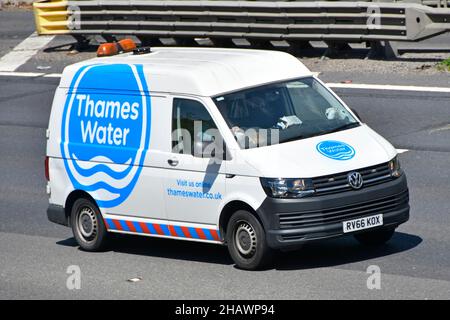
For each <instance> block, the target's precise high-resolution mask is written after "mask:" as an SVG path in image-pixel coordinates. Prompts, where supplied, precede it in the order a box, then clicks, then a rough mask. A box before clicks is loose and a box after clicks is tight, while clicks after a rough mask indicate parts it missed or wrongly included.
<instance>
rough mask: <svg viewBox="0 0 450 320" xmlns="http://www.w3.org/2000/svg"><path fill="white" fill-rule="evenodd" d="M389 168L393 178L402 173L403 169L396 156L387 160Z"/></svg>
mask: <svg viewBox="0 0 450 320" xmlns="http://www.w3.org/2000/svg"><path fill="white" fill-rule="evenodd" d="M389 170H390V171H391V176H393V177H394V178H398V177H400V176H401V175H402V173H403V171H402V168H401V166H400V160H398V156H396V157H395V158H394V159H392V160H391V161H390V162H389Z"/></svg>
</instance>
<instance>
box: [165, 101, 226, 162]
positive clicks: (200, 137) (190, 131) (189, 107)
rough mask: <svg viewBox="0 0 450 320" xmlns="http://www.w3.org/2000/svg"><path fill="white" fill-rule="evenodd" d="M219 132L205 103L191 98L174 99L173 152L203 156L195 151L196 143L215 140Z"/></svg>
mask: <svg viewBox="0 0 450 320" xmlns="http://www.w3.org/2000/svg"><path fill="white" fill-rule="evenodd" d="M217 132H218V130H217V127H216V125H215V123H214V120H213V119H212V117H211V115H210V114H209V112H208V110H206V108H205V106H204V105H203V104H201V103H200V102H198V101H195V100H190V99H181V98H175V99H173V110H172V152H174V153H183V154H191V155H194V156H199V157H202V155H197V154H196V152H194V148H195V146H196V143H197V144H198V143H199V142H203V143H211V142H213V141H214V137H215V136H216V135H217Z"/></svg>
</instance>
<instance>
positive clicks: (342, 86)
mask: <svg viewBox="0 0 450 320" xmlns="http://www.w3.org/2000/svg"><path fill="white" fill-rule="evenodd" d="M327 86H329V87H330V88H339V89H361V90H388V91H419V92H440V93H450V88H445V87H423V86H398V85H387V84H358V83H348V84H347V83H327Z"/></svg>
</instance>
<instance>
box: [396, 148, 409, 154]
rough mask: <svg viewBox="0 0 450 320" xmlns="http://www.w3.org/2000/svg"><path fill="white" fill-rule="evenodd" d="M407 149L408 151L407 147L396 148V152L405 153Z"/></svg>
mask: <svg viewBox="0 0 450 320" xmlns="http://www.w3.org/2000/svg"><path fill="white" fill-rule="evenodd" d="M408 151H409V150H408V149H397V152H398V153H399V154H402V153H406V152H408Z"/></svg>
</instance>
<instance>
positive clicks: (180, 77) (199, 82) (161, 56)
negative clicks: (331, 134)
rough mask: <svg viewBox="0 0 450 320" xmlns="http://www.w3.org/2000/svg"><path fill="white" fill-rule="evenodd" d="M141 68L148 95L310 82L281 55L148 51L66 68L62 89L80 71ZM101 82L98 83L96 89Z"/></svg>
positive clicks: (292, 59) (297, 66)
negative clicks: (298, 80) (127, 66)
mask: <svg viewBox="0 0 450 320" xmlns="http://www.w3.org/2000/svg"><path fill="white" fill-rule="evenodd" d="M124 63H125V64H142V65H143V69H144V73H145V76H146V78H147V83H148V87H149V89H150V91H153V92H170V93H179V94H191V95H199V96H215V95H219V94H222V93H226V92H232V91H236V90H239V89H242V88H249V87H254V86H258V85H262V84H266V83H271V82H276V81H282V80H287V79H294V78H300V77H305V76H311V75H312V73H311V71H309V70H308V68H306V67H305V66H304V65H303V64H302V63H301V62H300V61H299V60H298V59H297V58H295V57H293V56H291V55H290V54H287V53H284V52H279V51H265V50H249V49H218V48H166V47H163V48H152V50H151V53H149V54H143V55H133V53H126V54H120V55H117V56H113V57H106V58H94V59H90V60H87V61H84V62H80V63H76V64H74V65H71V66H68V67H67V68H66V69H65V70H64V73H63V76H62V79H61V83H60V86H61V87H66V88H68V87H70V83H71V81H72V78H73V77H74V75H75V74H76V72H77V71H78V70H79V69H80V68H81V67H83V66H86V65H93V64H124ZM101 83H102V81H99V82H98V85H99V87H98V88H99V89H108V88H102V87H101Z"/></svg>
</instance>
